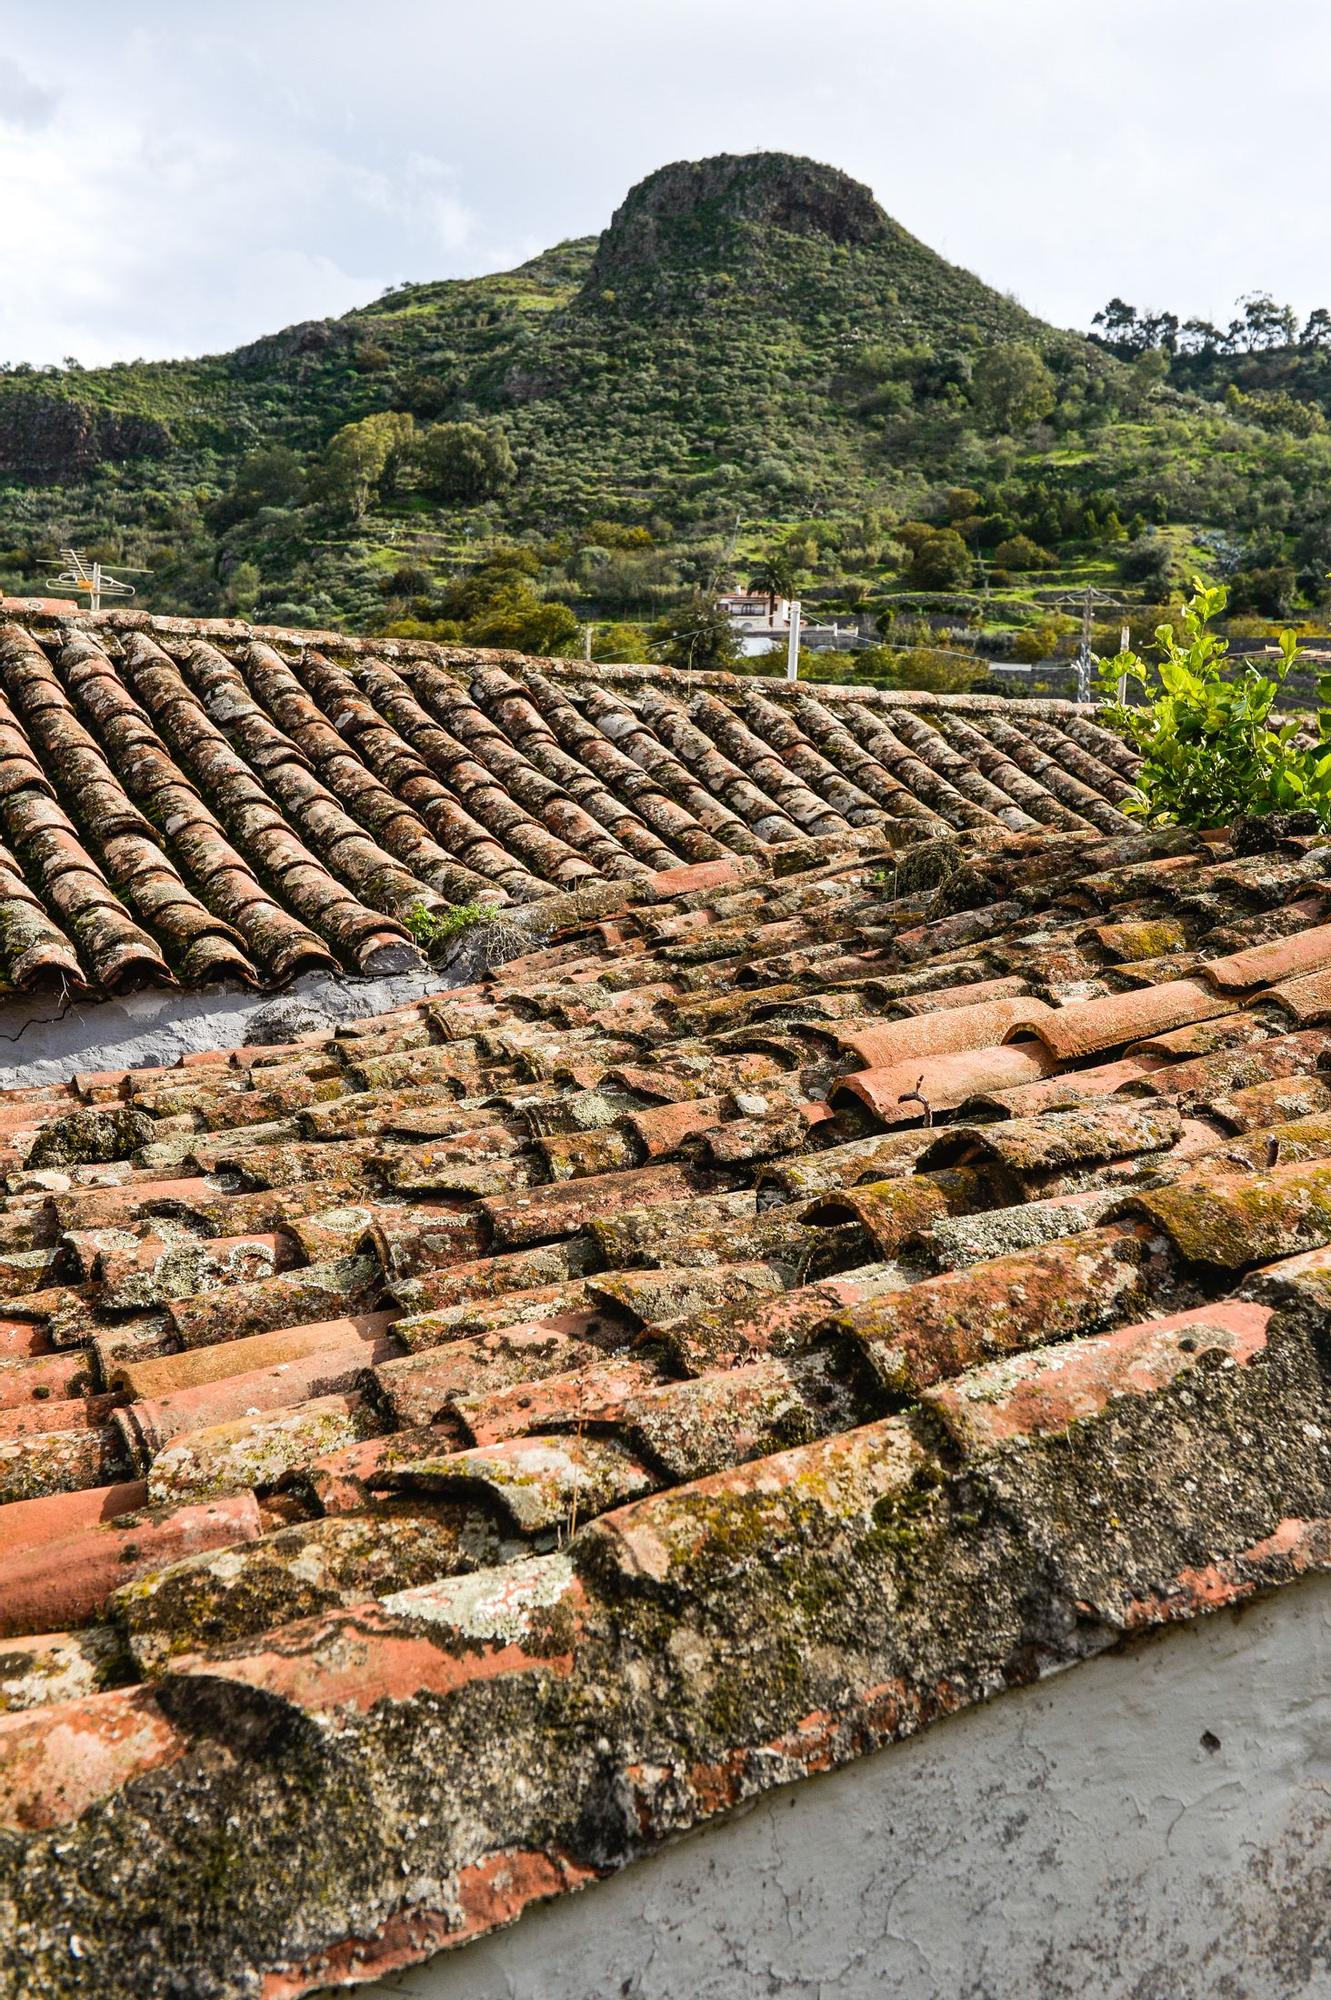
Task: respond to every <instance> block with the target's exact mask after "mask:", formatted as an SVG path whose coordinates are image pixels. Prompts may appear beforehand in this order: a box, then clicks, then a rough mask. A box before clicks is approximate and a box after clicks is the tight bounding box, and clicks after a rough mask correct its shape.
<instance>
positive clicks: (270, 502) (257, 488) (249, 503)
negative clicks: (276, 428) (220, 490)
mask: <svg viewBox="0 0 1331 2000" xmlns="http://www.w3.org/2000/svg"><path fill="white" fill-rule="evenodd" d="M304 491H305V471H304V467H303V466H302V465H301V462H300V460H299V459H298V458H297V456H296V454H295V452H294V451H292V450H291V448H290V447H289V446H288V445H284V444H274V445H266V446H264V447H262V448H261V449H260V450H258V451H251V452H247V453H246V454H245V456H244V458H242V459H241V461H240V464H239V465H238V466H237V467H236V476H235V478H234V479H233V481H232V483H231V490H230V492H228V493H225V494H223V496H222V498H221V499H220V500H218V501H215V502H214V504H213V505H212V506H211V507H210V508H209V510H208V520H209V523H210V525H211V526H212V527H214V528H230V527H234V526H235V524H236V522H237V521H248V520H250V519H252V518H253V516H254V515H255V514H257V513H258V512H259V511H260V509H261V508H263V507H292V506H294V505H295V504H296V502H297V501H298V500H300V499H301V497H302V495H303V493H304Z"/></svg>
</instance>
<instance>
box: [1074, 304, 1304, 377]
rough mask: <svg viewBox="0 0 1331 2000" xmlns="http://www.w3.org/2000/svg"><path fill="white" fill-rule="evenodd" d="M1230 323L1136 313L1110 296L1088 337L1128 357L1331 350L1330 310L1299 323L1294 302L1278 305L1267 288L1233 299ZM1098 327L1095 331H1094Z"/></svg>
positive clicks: (1092, 323)
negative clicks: (1284, 349)
mask: <svg viewBox="0 0 1331 2000" xmlns="http://www.w3.org/2000/svg"><path fill="white" fill-rule="evenodd" d="M1236 304H1237V311H1236V313H1235V316H1234V318H1233V319H1232V320H1230V322H1229V324H1228V326H1226V327H1223V328H1222V327H1218V326H1213V325H1212V324H1211V322H1210V320H1207V319H1185V320H1182V321H1180V319H1179V316H1178V314H1177V313H1174V312H1154V311H1150V310H1148V311H1146V312H1140V313H1139V312H1138V311H1137V308H1136V307H1135V306H1130V305H1129V304H1128V303H1127V301H1126V300H1124V299H1120V298H1112V299H1111V300H1110V301H1109V303H1108V305H1107V306H1103V307H1101V309H1100V311H1099V312H1098V313H1096V314H1095V316H1094V318H1093V319H1092V321H1091V327H1092V332H1091V339H1092V340H1095V341H1098V342H1099V343H1100V345H1101V346H1102V347H1107V348H1108V349H1109V350H1110V352H1111V353H1113V354H1117V355H1119V356H1121V357H1122V358H1123V359H1124V360H1126V361H1130V360H1132V359H1133V358H1134V357H1135V356H1136V355H1139V354H1146V353H1149V352H1151V351H1152V350H1154V349H1158V350H1159V351H1161V352H1162V353H1164V354H1261V353H1266V352H1268V351H1269V350H1271V349H1272V348H1280V347H1298V348H1301V349H1303V350H1304V351H1305V352H1309V353H1311V352H1313V351H1315V350H1317V349H1319V348H1331V312H1328V311H1327V309H1326V307H1325V306H1317V307H1315V308H1314V310H1313V311H1312V312H1310V313H1309V315H1308V317H1307V319H1306V320H1305V321H1304V323H1303V325H1302V327H1300V325H1299V319H1298V314H1297V313H1296V312H1295V311H1294V308H1293V307H1292V306H1287V305H1278V304H1277V303H1276V301H1275V300H1274V299H1273V298H1272V297H1271V294H1270V293H1269V292H1246V293H1245V294H1244V295H1243V297H1242V298H1240V299H1239V300H1237V301H1236ZM1097 328H1098V329H1099V331H1098V332H1097V331H1096V330H1095V329H1097Z"/></svg>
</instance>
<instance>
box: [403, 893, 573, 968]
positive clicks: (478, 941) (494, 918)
mask: <svg viewBox="0 0 1331 2000" xmlns="http://www.w3.org/2000/svg"><path fill="white" fill-rule="evenodd" d="M405 922H406V926H407V929H408V930H409V931H410V932H411V935H412V938H413V940H414V942H415V943H416V944H418V945H419V946H420V948H421V950H422V951H423V952H424V953H425V955H426V957H427V958H429V959H430V960H431V961H432V962H433V963H434V964H436V965H438V964H442V963H443V962H445V961H447V962H448V963H449V964H450V965H451V966H452V968H453V970H454V972H456V971H457V969H458V966H459V963H460V962H461V961H462V960H464V959H465V961H466V963H467V964H468V965H469V966H470V967H471V970H472V971H473V972H474V973H475V975H476V976H477V977H478V978H479V977H480V975H481V974H482V973H485V972H489V971H490V970H491V969H492V968H493V967H494V966H496V965H503V964H505V963H506V962H507V961H508V960H509V959H510V958H520V957H521V956H522V954H523V953H524V952H527V951H531V950H532V949H533V947H534V946H535V945H537V944H538V943H539V942H540V940H541V937H542V936H543V934H544V933H543V932H541V931H540V930H538V928H537V927H536V926H535V925H534V924H533V923H532V922H531V921H530V920H529V919H528V920H520V919H518V918H515V917H514V916H513V915H512V914H511V913H510V912H509V911H508V910H505V909H502V908H500V907H499V906H498V905H496V904H494V903H454V904H453V905H452V907H451V908H449V909H447V910H427V909H426V908H425V906H424V905H423V904H421V903H418V904H417V905H416V907H415V909H413V910H409V911H408V912H407V915H406V919H405Z"/></svg>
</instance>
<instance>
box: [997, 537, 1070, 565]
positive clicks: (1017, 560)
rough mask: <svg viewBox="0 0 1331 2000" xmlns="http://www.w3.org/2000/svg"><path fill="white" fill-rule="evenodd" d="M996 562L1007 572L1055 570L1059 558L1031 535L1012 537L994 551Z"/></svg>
mask: <svg viewBox="0 0 1331 2000" xmlns="http://www.w3.org/2000/svg"><path fill="white" fill-rule="evenodd" d="M994 561H995V562H996V563H997V564H998V566H999V568H1000V569H1006V570H1030V569H1053V568H1054V567H1055V565H1056V563H1057V561H1058V558H1057V556H1054V555H1051V554H1050V552H1049V550H1048V549H1042V548H1041V547H1040V544H1039V543H1038V542H1033V541H1032V540H1031V538H1030V536H1029V535H1010V536H1009V537H1008V539H1007V541H1005V542H1000V543H999V545H998V547H997V548H996V549H995V550H994Z"/></svg>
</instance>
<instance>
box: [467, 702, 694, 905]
mask: <svg viewBox="0 0 1331 2000" xmlns="http://www.w3.org/2000/svg"><path fill="white" fill-rule="evenodd" d="M471 691H472V695H473V697H474V698H475V700H477V701H478V702H479V703H480V704H481V705H482V707H484V708H485V710H486V712H487V713H488V714H490V715H491V716H492V718H493V719H494V720H495V721H497V722H498V724H499V726H500V727H501V728H502V729H503V731H504V733H505V734H506V735H507V736H508V737H509V739H510V741H511V742H512V743H513V744H514V745H515V746H516V747H517V749H518V750H519V751H520V752H521V754H522V755H523V756H524V757H526V758H527V759H528V760H529V762H530V763H532V764H533V765H534V766H535V768H536V770H537V771H538V772H539V773H540V774H541V776H542V777H543V778H548V779H549V780H550V781H551V782H552V783H553V784H556V785H558V786H559V787H560V788H561V789H562V790H563V791H564V792H566V793H567V795H568V796H569V798H571V799H573V800H575V801H576V803H577V804H578V806H579V807H580V808H582V809H584V810H585V811H586V812H587V813H589V814H590V815H591V817H592V819H593V820H595V821H596V822H598V823H599V825H601V826H602V827H604V828H605V829H606V831H607V832H608V833H609V834H610V835H611V837H612V838H613V839H614V840H615V841H616V842H617V843H618V844H619V845H620V846H621V847H622V848H623V849H624V850H625V851H626V852H627V853H628V854H629V855H630V856H631V857H632V858H633V860H634V861H637V862H640V863H642V864H643V865H644V866H645V867H647V868H648V869H650V870H652V871H653V872H655V871H656V870H658V869H661V868H669V867H672V866H673V864H674V862H675V861H676V859H677V856H676V855H674V854H673V853H672V852H671V851H670V849H669V848H667V847H665V846H663V845H662V843H661V840H660V839H659V837H658V836H657V835H656V834H654V833H653V832H652V831H651V829H650V828H649V827H647V826H645V825H644V824H643V822H642V821H641V820H640V819H639V818H638V815H637V814H636V813H635V812H634V811H633V810H632V808H631V807H629V806H627V805H625V804H624V802H623V800H622V799H618V798H616V797H615V795H614V793H613V792H611V791H609V790H607V788H606V787H605V785H603V784H602V783H601V782H600V780H599V779H598V778H597V777H595V776H594V775H593V774H592V773H591V772H590V771H588V770H587V769H586V767H585V766H584V765H582V764H580V763H579V762H578V760H577V758H576V757H570V756H569V754H568V752H567V751H566V750H564V749H562V748H561V746H560V744H559V742H558V740H557V738H556V736H555V733H554V731H553V729H551V727H550V724H549V723H548V722H547V721H546V719H545V717H544V716H543V715H542V714H541V712H540V710H539V709H538V708H537V707H536V705H535V703H534V702H533V701H532V699H531V697H530V695H529V694H528V692H527V689H526V688H525V687H523V685H522V683H521V682H520V681H515V680H514V679H513V678H512V677H511V675H509V674H506V673H504V672H503V671H502V670H501V669H500V668H498V667H491V668H488V669H487V670H486V671H485V672H484V673H482V674H478V675H477V677H476V679H475V680H474V681H473V682H472V688H471ZM609 872H611V873H614V872H617V871H616V870H615V869H613V868H612V869H611V870H610V871H609ZM618 872H625V871H623V869H622V867H621V868H620V869H619V871H618Z"/></svg>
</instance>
